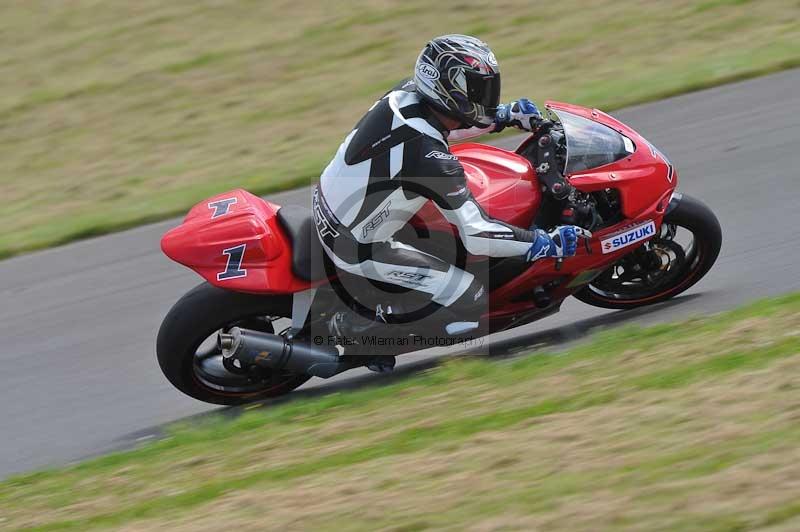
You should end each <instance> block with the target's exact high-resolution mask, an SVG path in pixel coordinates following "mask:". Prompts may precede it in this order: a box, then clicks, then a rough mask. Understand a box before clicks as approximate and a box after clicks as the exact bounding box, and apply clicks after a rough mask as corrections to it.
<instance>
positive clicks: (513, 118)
mask: <svg viewBox="0 0 800 532" xmlns="http://www.w3.org/2000/svg"><path fill="white" fill-rule="evenodd" d="M541 118H542V115H541V113H539V109H538V108H537V107H536V104H534V103H533V102H532V101H530V100H528V99H527V98H520V99H519V100H517V101H516V102H511V103H508V104H501V105H498V106H497V115H496V116H495V119H494V122H495V129H494V130H495V132H499V131H502V130H503V129H504V128H505V127H506V126H514V127H518V128H520V129H524V130H525V131H533V130H534V129H535V127H536V123H537V122H538V121H539V120H541Z"/></svg>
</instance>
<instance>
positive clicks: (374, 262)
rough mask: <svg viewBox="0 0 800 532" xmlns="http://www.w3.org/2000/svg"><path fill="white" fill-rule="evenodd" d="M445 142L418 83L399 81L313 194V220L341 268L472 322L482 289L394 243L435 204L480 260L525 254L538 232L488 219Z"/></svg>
mask: <svg viewBox="0 0 800 532" xmlns="http://www.w3.org/2000/svg"><path fill="white" fill-rule="evenodd" d="M486 131H489V130H483V132H486ZM478 132H479V133H480V132H481V131H480V130H478ZM455 133H456V134H458V133H460V131H456V132H455ZM473 136H474V134H473ZM451 138H452V136H451ZM462 138H463V135H462ZM447 141H448V132H447V130H446V129H445V128H444V127H443V126H442V125H441V123H440V122H439V121H438V120H437V119H436V117H435V116H434V115H433V114H432V113H431V111H430V109H429V108H428V107H427V105H425V104H424V103H423V102H422V101H421V99H420V97H419V95H418V94H417V93H416V92H415V86H414V83H413V81H410V80H409V81H404V82H401V83H400V84H399V85H397V86H396V87H395V88H394V89H392V90H391V91H389V92H388V93H387V94H386V95H385V96H384V97H383V98H381V99H380V100H378V101H377V102H376V103H375V104H374V105H373V106H372V107H371V108H370V110H369V111H368V112H367V114H366V115H365V116H364V117H363V118H362V119H361V120H360V121H359V122H358V124H357V125H356V127H355V129H354V130H353V131H352V132H351V133H350V134H349V135H348V136H347V137H346V138H345V140H344V142H343V143H342V144H341V146H340V147H339V150H338V151H337V152H336V156H335V157H334V158H333V160H332V161H331V162H330V164H328V166H327V168H326V169H325V171H324V172H323V173H322V176H321V177H320V183H319V186H318V187H317V188H316V189H315V190H314V197H313V210H314V220H315V223H316V227H317V232H318V234H319V237H320V240H321V242H322V245H323V248H324V249H325V252H326V254H327V255H328V257H330V259H331V261H332V262H333V264H334V265H335V266H336V267H337V268H338V269H340V270H343V271H345V272H347V273H350V274H354V275H356V276H361V277H366V278H367V279H370V280H372V281H378V282H380V283H388V284H389V285H395V286H397V287H402V288H405V289H410V290H414V291H417V292H420V293H423V294H426V297H427V298H429V299H430V301H432V302H433V303H435V304H438V305H441V306H442V307H446V308H448V309H450V310H451V311H452V314H454V315H457V316H458V317H459V319H460V320H463V322H473V323H474V322H477V321H478V318H479V317H480V314H481V312H482V310H483V309H484V308H485V304H486V290H485V289H484V287H483V285H482V283H481V282H479V281H478V280H477V279H476V278H475V277H474V276H473V275H472V274H471V273H468V272H466V271H464V270H462V269H460V268H457V267H456V266H454V265H452V264H450V263H448V262H445V261H443V260H441V259H439V258H437V257H434V256H432V255H430V254H428V253H424V252H422V251H419V250H417V249H415V248H414V247H412V246H410V245H407V244H404V243H402V242H398V241H396V240H394V239H393V236H394V235H395V233H397V232H398V231H399V230H400V229H401V228H403V227H404V226H405V225H406V223H407V222H408V221H409V219H410V218H411V217H412V216H413V215H414V214H415V213H416V212H417V211H418V210H419V209H420V208H421V207H422V206H423V205H424V204H425V203H426V202H427V201H428V200H432V201H433V203H434V204H435V205H436V207H438V209H439V210H440V211H441V213H442V214H443V215H444V217H445V218H446V219H447V220H448V221H449V222H450V223H451V224H453V225H454V226H455V227H456V228H457V229H458V234H459V236H460V238H461V241H462V242H463V244H464V247H465V248H466V250H467V252H469V253H471V254H474V255H487V256H490V257H513V256H524V255H526V253H528V251H529V249H530V247H531V243H532V241H533V240H534V233H533V232H532V231H529V230H526V229H521V228H519V227H514V226H511V225H509V224H506V223H503V222H500V221H497V220H493V219H491V218H490V217H489V216H487V214H486V213H485V212H484V211H483V209H482V208H481V207H480V205H478V203H477V202H476V201H475V199H474V197H473V196H472V194H471V192H470V190H469V188H468V187H467V183H466V179H465V176H464V169H463V167H462V166H461V163H459V161H458V158H457V157H456V156H454V155H453V154H451V153H450V149H449V147H448V142H447ZM456 329H457V327H456ZM448 333H453V331H452V330H451V329H450V328H448Z"/></svg>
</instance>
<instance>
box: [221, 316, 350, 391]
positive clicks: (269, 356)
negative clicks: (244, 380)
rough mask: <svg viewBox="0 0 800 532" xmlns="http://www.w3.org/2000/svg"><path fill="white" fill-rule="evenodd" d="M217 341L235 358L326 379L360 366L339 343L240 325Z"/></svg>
mask: <svg viewBox="0 0 800 532" xmlns="http://www.w3.org/2000/svg"><path fill="white" fill-rule="evenodd" d="M217 344H218V345H219V347H220V349H221V350H222V356H223V357H225V358H234V359H236V360H239V361H240V362H241V363H242V364H244V365H255V366H261V367H263V368H269V369H286V370H288V371H291V372H292V373H301V374H306V375H312V376H314V377H321V378H323V379H327V378H329V377H333V376H334V375H336V374H337V373H341V372H343V371H346V370H348V369H351V368H353V367H355V366H356V364H353V363H351V362H345V361H343V360H342V359H341V357H340V356H339V351H338V350H337V349H336V348H335V347H330V346H316V345H310V344H307V343H305V342H291V341H287V340H286V338H284V337H283V336H278V335H277V334H271V333H265V332H261V331H253V330H250V329H240V328H239V327H234V328H233V329H231V330H230V331H228V332H227V333H219V336H218V337H217Z"/></svg>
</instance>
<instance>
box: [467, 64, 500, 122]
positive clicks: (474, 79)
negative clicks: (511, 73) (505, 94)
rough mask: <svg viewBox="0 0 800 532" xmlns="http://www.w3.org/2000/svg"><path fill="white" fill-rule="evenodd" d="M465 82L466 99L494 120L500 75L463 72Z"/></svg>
mask: <svg viewBox="0 0 800 532" xmlns="http://www.w3.org/2000/svg"><path fill="white" fill-rule="evenodd" d="M464 75H465V78H466V81H467V99H469V101H470V102H472V103H474V104H477V105H480V106H481V107H483V109H484V111H485V113H486V114H487V115H488V116H489V117H490V118H494V115H495V113H496V112H497V105H498V104H499V103H500V74H489V75H487V74H479V73H477V72H470V71H466V72H464Z"/></svg>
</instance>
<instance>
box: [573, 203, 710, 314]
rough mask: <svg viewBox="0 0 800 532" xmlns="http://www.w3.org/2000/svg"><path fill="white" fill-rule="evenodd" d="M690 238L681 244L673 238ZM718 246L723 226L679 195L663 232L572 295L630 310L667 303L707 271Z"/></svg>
mask: <svg viewBox="0 0 800 532" xmlns="http://www.w3.org/2000/svg"><path fill="white" fill-rule="evenodd" d="M683 233H688V234H691V241H690V242H689V243H688V244H686V245H684V244H682V243H680V242H679V241H678V240H677V239H676V236H677V235H678V234H683ZM721 247H722V228H721V227H720V225H719V220H717V217H716V216H715V215H714V213H713V212H712V211H711V209H709V208H708V207H707V206H706V205H705V204H704V203H703V202H701V201H700V200H698V199H695V198H692V197H691V196H687V195H685V194H684V195H683V197H682V198H681V200H680V202H679V203H678V204H677V206H676V207H675V208H674V209H673V210H672V211H670V212H669V213H667V214H666V215H665V216H664V222H663V224H662V228H661V233H660V234H659V235H658V236H657V237H655V238H653V239H651V240H650V241H648V242H646V243H645V244H643V245H642V246H640V247H639V248H637V249H636V250H634V251H633V252H631V253H629V254H628V255H626V256H625V257H622V258H621V259H620V260H619V261H618V262H617V263H616V264H614V265H613V266H612V267H611V268H609V269H608V270H606V271H605V272H603V273H602V274H600V275H599V276H598V277H597V278H596V279H595V280H594V281H592V282H591V283H590V284H588V285H586V286H585V287H584V288H582V289H581V290H579V291H578V292H576V293H575V294H574V296H575V297H576V298H578V299H579V300H580V301H583V302H584V303H587V304H589V305H592V306H595V307H601V308H609V309H630V308H636V307H642V306H645V305H652V304H655V303H659V302H661V301H666V300H667V299H670V298H672V297H675V296H676V295H678V294H680V293H682V292H684V291H686V290H688V289H689V288H690V287H691V286H693V285H694V284H695V283H697V282H698V281H699V280H700V279H702V278H703V276H704V275H705V274H706V273H708V271H709V270H710V269H711V267H712V266H713V265H714V262H715V261H716V260H717V257H718V256H719V252H720V248H721Z"/></svg>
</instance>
